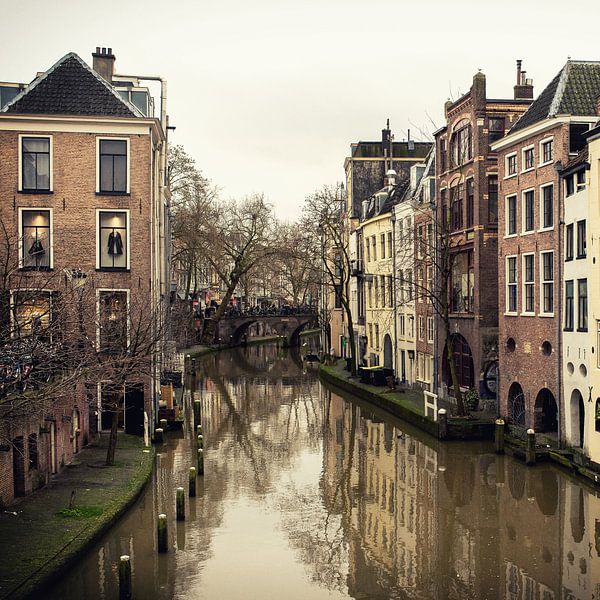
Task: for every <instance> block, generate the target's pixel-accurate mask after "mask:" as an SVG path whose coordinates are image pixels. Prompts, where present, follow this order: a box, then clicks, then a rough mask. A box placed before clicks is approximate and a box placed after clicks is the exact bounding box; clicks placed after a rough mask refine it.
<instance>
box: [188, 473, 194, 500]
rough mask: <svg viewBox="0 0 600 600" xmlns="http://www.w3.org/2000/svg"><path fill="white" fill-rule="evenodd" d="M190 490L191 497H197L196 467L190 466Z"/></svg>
mask: <svg viewBox="0 0 600 600" xmlns="http://www.w3.org/2000/svg"><path fill="white" fill-rule="evenodd" d="M188 483H189V485H188V488H189V489H188V492H189V495H190V498H195V497H196V467H190V474H189V481H188Z"/></svg>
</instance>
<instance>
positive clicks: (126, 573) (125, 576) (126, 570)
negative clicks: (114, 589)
mask: <svg viewBox="0 0 600 600" xmlns="http://www.w3.org/2000/svg"><path fill="white" fill-rule="evenodd" d="M132 597H133V595H132V589H131V561H130V560H129V556H127V555H126V554H124V555H123V556H121V558H120V559H119V600H131V598H132Z"/></svg>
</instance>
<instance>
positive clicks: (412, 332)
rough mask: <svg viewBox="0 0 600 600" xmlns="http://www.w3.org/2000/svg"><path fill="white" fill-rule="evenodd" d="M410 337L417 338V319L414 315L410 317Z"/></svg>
mask: <svg viewBox="0 0 600 600" xmlns="http://www.w3.org/2000/svg"><path fill="white" fill-rule="evenodd" d="M408 337H409V338H411V339H412V338H414V337H415V318H414V317H413V316H412V315H409V316H408Z"/></svg>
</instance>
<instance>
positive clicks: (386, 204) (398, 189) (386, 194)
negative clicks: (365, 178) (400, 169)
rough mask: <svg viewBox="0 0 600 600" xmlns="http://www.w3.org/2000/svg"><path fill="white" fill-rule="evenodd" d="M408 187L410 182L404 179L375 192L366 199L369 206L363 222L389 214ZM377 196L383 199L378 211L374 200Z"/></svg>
mask: <svg viewBox="0 0 600 600" xmlns="http://www.w3.org/2000/svg"><path fill="white" fill-rule="evenodd" d="M408 187H410V180H409V179H407V178H404V179H401V180H400V181H399V182H398V183H396V184H395V185H390V186H386V187H383V188H381V189H380V190H379V191H377V192H375V193H374V194H373V195H372V196H371V197H370V198H369V199H368V203H369V204H368V208H367V211H366V214H365V215H364V220H367V219H372V218H373V217H377V216H379V215H383V214H385V213H388V212H391V210H392V208H393V206H394V205H395V204H398V202H400V200H401V199H402V197H403V196H404V193H405V192H406V189H407V188H408ZM377 196H381V197H383V198H384V200H383V202H382V203H381V204H380V206H379V210H377V203H376V202H375V198H376V197H377Z"/></svg>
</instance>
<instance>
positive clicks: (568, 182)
mask: <svg viewBox="0 0 600 600" xmlns="http://www.w3.org/2000/svg"><path fill="white" fill-rule="evenodd" d="M574 193H575V177H574V176H573V175H568V176H567V177H565V195H566V196H572V195H573V194H574Z"/></svg>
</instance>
